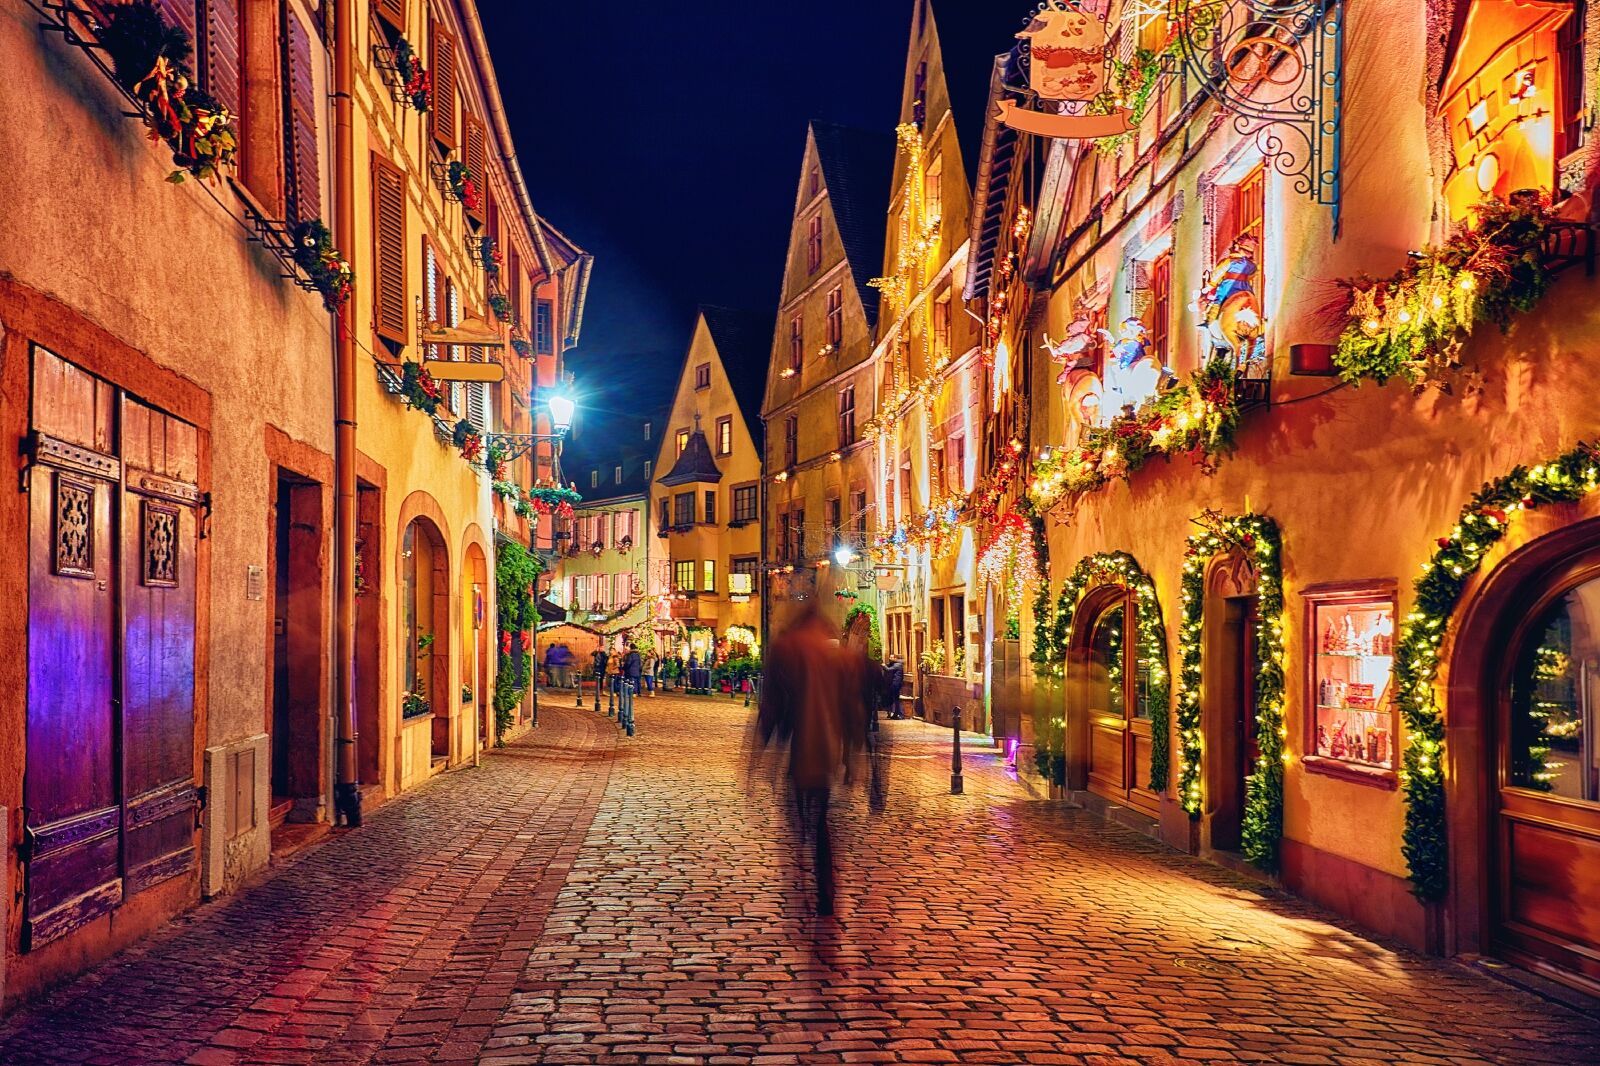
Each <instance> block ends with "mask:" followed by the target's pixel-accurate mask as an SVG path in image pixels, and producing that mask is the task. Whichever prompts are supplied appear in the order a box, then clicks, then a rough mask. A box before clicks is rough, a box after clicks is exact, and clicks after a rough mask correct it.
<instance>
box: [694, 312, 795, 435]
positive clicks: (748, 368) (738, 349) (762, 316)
mask: <svg viewBox="0 0 1600 1066" xmlns="http://www.w3.org/2000/svg"><path fill="white" fill-rule="evenodd" d="M700 314H701V315H702V316H703V317H704V318H705V320H706V329H707V330H708V331H709V332H710V333H711V343H713V344H715V345H716V346H717V355H718V356H720V357H721V358H722V369H723V371H724V372H725V373H726V374H727V375H728V384H729V385H731V386H732V387H733V396H734V399H735V400H737V401H738V403H739V413H740V414H742V415H743V416H744V424H745V428H746V429H748V430H749V431H750V436H751V437H752V438H754V440H755V443H756V448H757V449H760V448H761V446H762V436H761V404H762V401H763V400H764V399H765V398H766V393H767V360H768V358H769V357H770V356H771V354H772V331H773V330H774V329H775V328H777V318H778V315H777V312H776V311H736V310H734V309H733V308H731V307H710V306H707V307H702V308H700ZM685 454H687V453H685ZM707 454H708V455H709V454H710V450H709V448H708V449H707Z"/></svg>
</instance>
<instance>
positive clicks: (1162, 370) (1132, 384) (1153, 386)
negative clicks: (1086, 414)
mask: <svg viewBox="0 0 1600 1066" xmlns="http://www.w3.org/2000/svg"><path fill="white" fill-rule="evenodd" d="M1100 335H1101V336H1103V337H1104V338H1105V339H1106V341H1107V343H1109V344H1110V345H1111V358H1110V359H1108V360H1107V361H1106V369H1105V374H1104V375H1103V377H1104V380H1103V382H1102V385H1101V388H1102V392H1103V399H1102V401H1101V405H1102V410H1104V411H1109V412H1110V413H1112V414H1113V415H1115V414H1116V413H1117V412H1119V411H1122V410H1123V409H1125V408H1128V407H1137V406H1138V405H1139V404H1141V403H1143V402H1144V401H1145V400H1147V399H1149V398H1150V397H1152V396H1154V395H1155V394H1156V390H1157V389H1158V388H1160V386H1161V382H1162V381H1163V380H1164V379H1167V378H1170V377H1172V376H1173V375H1172V371H1171V370H1170V369H1168V368H1166V367H1164V366H1162V365H1161V360H1160V359H1158V358H1156V356H1155V355H1154V354H1153V353H1152V351H1151V349H1150V330H1149V329H1148V328H1147V327H1146V326H1145V324H1144V321H1143V320H1142V319H1139V318H1133V317H1130V318H1125V319H1123V320H1122V324H1121V325H1119V326H1118V327H1117V332H1116V334H1115V335H1113V334H1112V333H1111V331H1110V330H1104V329H1103V330H1101V331H1100Z"/></svg>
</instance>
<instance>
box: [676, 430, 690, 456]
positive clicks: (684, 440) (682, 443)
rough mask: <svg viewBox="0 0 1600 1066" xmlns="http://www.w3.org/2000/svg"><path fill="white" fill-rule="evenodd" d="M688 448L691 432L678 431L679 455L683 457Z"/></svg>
mask: <svg viewBox="0 0 1600 1066" xmlns="http://www.w3.org/2000/svg"><path fill="white" fill-rule="evenodd" d="M688 446H689V431H688V430H686V429H680V430H678V454H679V455H680V456H681V455H682V454H683V450H684V449H685V448H687V447H688Z"/></svg>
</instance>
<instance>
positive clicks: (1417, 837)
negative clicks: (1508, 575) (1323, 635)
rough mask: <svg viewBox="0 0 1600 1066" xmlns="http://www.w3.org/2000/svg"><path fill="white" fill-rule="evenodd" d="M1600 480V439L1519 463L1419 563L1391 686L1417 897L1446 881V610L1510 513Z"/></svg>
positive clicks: (1572, 495)
mask: <svg viewBox="0 0 1600 1066" xmlns="http://www.w3.org/2000/svg"><path fill="white" fill-rule="evenodd" d="M1597 486H1600V446H1597V445H1595V444H1593V443H1589V442H1584V443H1581V444H1579V445H1578V446H1577V447H1575V448H1573V449H1572V450H1571V451H1569V452H1567V453H1566V454H1564V455H1561V456H1558V457H1557V458H1555V459H1552V460H1551V461H1550V462H1547V463H1542V464H1540V465H1539V466H1535V467H1533V468H1532V469H1529V468H1527V467H1522V466H1519V467H1517V468H1516V469H1514V470H1512V471H1511V472H1510V473H1509V474H1506V475H1505V476H1504V477H1502V478H1499V479H1497V480H1495V481H1491V482H1489V483H1488V484H1487V485H1484V486H1483V488H1481V489H1479V490H1478V492H1477V494H1476V495H1474V496H1473V497H1472V500H1471V502H1470V503H1468V504H1467V506H1466V507H1465V508H1463V509H1462V511H1461V519H1460V521H1459V522H1458V523H1457V524H1456V526H1455V528H1454V529H1452V530H1451V531H1450V535H1449V536H1447V537H1440V538H1439V541H1438V547H1437V549H1436V550H1435V551H1434V553H1433V556H1432V557H1431V558H1430V559H1429V560H1428V561H1427V562H1426V563H1423V564H1422V576H1421V577H1419V578H1417V580H1416V584H1415V585H1414V586H1413V588H1414V590H1415V602H1414V604H1413V606H1412V610H1411V613H1410V614H1408V615H1407V616H1406V619H1405V622H1404V623H1403V624H1402V625H1401V627H1400V637H1399V640H1398V642H1397V643H1396V646H1395V687H1396V689H1397V692H1398V697H1397V699H1398V701H1399V704H1400V715H1401V717H1402V718H1403V719H1404V721H1405V725H1406V735H1407V739H1408V741H1409V742H1408V743H1407V745H1406V750H1405V754H1404V756H1403V767H1402V769H1401V772H1400V785H1401V788H1402V789H1403V791H1404V793H1405V799H1406V824H1405V833H1404V838H1403V841H1404V842H1403V843H1402V845H1401V848H1400V851H1401V853H1402V854H1403V855H1404V856H1405V859H1406V865H1407V866H1408V867H1409V868H1410V872H1411V885H1412V889H1411V890H1412V892H1413V893H1414V894H1415V895H1416V896H1417V898H1418V899H1421V900H1424V901H1434V900H1440V899H1443V898H1444V894H1445V890H1446V889H1447V888H1448V887H1449V846H1448V843H1447V839H1446V832H1445V793H1444V710H1443V708H1442V707H1440V706H1439V702H1438V695H1437V693H1436V692H1435V691H1434V682H1435V681H1436V680H1437V679H1438V676H1439V649H1440V647H1441V646H1442V645H1443V643H1444V638H1445V633H1446V631H1447V630H1448V629H1449V624H1450V616H1451V615H1452V614H1453V613H1454V612H1455V609H1456V606H1457V604H1459V603H1460V601H1461V594H1462V592H1463V590H1464V589H1465V588H1466V585H1467V582H1468V581H1469V580H1471V578H1472V576H1473V575H1474V574H1476V573H1477V572H1478V568H1479V567H1480V566H1482V565H1483V557H1484V555H1485V554H1487V553H1488V551H1489V549H1490V548H1491V547H1492V546H1493V545H1495V544H1496V543H1498V542H1499V541H1500V540H1501V538H1503V537H1504V536H1505V534H1506V528H1507V525H1508V523H1509V522H1510V519H1511V516H1512V515H1513V514H1515V513H1516V512H1518V511H1531V510H1536V509H1537V508H1539V507H1542V506H1544V505H1545V504H1551V503H1572V502H1574V501H1576V500H1579V499H1582V498H1583V497H1584V496H1587V495H1588V494H1589V493H1591V492H1593V491H1594V490H1595V488H1596V487H1597Z"/></svg>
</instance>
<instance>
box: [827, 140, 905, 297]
mask: <svg viewBox="0 0 1600 1066" xmlns="http://www.w3.org/2000/svg"><path fill="white" fill-rule="evenodd" d="M811 136H812V140H813V141H814V142H815V143H816V146H817V160H818V162H819V163H821V165H822V176H823V181H824V182H825V183H826V185H827V189H828V202H829V204H831V205H832V207H833V220H834V223H835V224H836V225H837V226H838V227H839V239H840V241H842V242H843V244H844V255H845V259H846V260H847V261H848V264H849V267H850V277H851V280H852V281H854V282H855V286H856V291H857V292H858V293H859V294H860V296H861V306H862V309H863V310H865V311H866V313H867V328H868V329H874V328H876V326H877V324H878V296H879V293H878V290H877V289H874V288H873V287H872V286H871V285H869V284H868V282H870V281H871V280H872V279H873V278H875V277H877V276H878V273H879V271H881V270H882V268H883V242H884V225H883V219H884V216H885V215H887V214H888V213H889V197H888V189H889V186H890V184H891V182H892V181H893V177H894V151H895V141H894V136H893V135H892V134H889V133H887V132H878V131H873V130H863V129H856V128H855V127H853V126H838V125H835V124H833V123H831V122H816V121H813V122H812V123H811Z"/></svg>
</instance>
